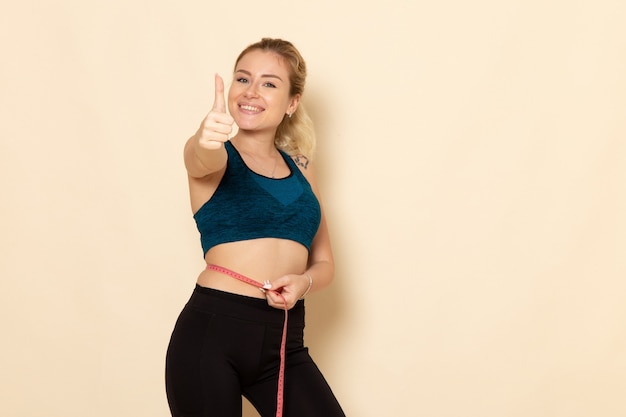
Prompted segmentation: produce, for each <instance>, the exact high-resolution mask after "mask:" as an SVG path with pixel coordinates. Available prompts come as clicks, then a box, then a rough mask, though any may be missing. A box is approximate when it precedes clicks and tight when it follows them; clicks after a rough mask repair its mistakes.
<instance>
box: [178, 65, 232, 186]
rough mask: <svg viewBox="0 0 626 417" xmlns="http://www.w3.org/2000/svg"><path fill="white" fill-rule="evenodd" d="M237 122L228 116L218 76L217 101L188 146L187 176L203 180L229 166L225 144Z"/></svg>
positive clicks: (186, 145) (185, 156)
mask: <svg viewBox="0 0 626 417" xmlns="http://www.w3.org/2000/svg"><path fill="white" fill-rule="evenodd" d="M234 123H235V121H234V119H233V118H232V117H231V116H230V115H229V114H228V113H226V100H225V99H224V81H223V80H222V77H220V76H219V75H217V74H215V102H214V103H213V108H212V109H211V111H210V112H209V114H208V115H207V116H206V117H205V118H204V120H203V121H202V124H201V125H200V127H199V128H198V131H197V132H196V134H195V135H193V136H192V137H190V138H189V139H188V140H187V143H186V144H185V150H184V158H185V167H186V168H187V173H188V174H189V176H190V177H192V178H204V177H206V176H207V175H211V174H213V173H215V172H217V171H219V170H221V169H222V168H223V167H224V166H225V165H226V159H227V155H226V150H225V149H224V142H226V141H227V140H228V138H229V136H230V134H231V132H232V131H233V124H234Z"/></svg>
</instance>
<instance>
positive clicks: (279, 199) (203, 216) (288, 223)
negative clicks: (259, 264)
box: [193, 141, 321, 255]
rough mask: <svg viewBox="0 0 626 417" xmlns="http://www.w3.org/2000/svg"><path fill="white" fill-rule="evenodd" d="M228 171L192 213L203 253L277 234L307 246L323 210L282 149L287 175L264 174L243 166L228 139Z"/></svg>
mask: <svg viewBox="0 0 626 417" xmlns="http://www.w3.org/2000/svg"><path fill="white" fill-rule="evenodd" d="M224 147H225V148H226V152H227V154H228V161H227V163H226V171H225V172H224V176H223V177H222V180H221V181H220V184H219V185H218V187H217V190H216V191H215V193H214V194H213V196H212V197H211V199H210V200H209V201H207V202H206V203H204V205H203V206H202V207H200V209H199V210H198V211H197V212H196V213H195V214H194V216H193V217H194V220H195V221H196V225H197V226H198V231H199V232H200V242H201V244H202V249H203V251H204V254H205V255H206V253H207V252H208V251H209V249H211V248H212V247H214V246H216V245H219V244H222V243H228V242H237V241H242V240H249V239H259V238H268V237H269V238H279V239H288V240H292V241H295V242H298V243H300V244H302V245H303V246H305V247H306V248H307V250H309V251H310V249H311V242H312V241H313V238H314V237H315V234H316V233H317V229H318V228H319V225H320V221H321V208H320V204H319V201H318V200H317V197H315V194H314V193H313V190H312V189H311V185H310V184H309V182H308V181H307V179H306V178H305V177H304V175H302V172H300V169H299V168H298V167H297V166H296V164H295V162H294V161H293V160H292V159H291V158H290V157H289V155H287V154H286V153H285V152H282V151H280V154H281V156H282V158H283V159H284V160H285V162H286V163H287V166H288V167H289V169H290V170H291V173H290V174H289V176H287V177H285V178H268V177H265V176H263V175H260V174H257V173H255V172H254V171H252V170H251V169H250V168H248V167H247V166H246V164H245V163H244V161H243V159H242V158H241V155H240V154H239V152H238V151H237V149H235V147H234V146H233V145H232V143H230V141H228V142H226V143H225V144H224Z"/></svg>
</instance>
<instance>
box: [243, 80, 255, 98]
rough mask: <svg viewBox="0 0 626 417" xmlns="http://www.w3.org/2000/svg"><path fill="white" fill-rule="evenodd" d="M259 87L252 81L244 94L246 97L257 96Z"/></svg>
mask: <svg viewBox="0 0 626 417" xmlns="http://www.w3.org/2000/svg"><path fill="white" fill-rule="evenodd" d="M257 95H258V93H257V87H256V85H255V84H254V83H250V84H249V85H248V88H246V91H245V92H244V96H246V97H257Z"/></svg>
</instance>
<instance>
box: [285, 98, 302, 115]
mask: <svg viewBox="0 0 626 417" xmlns="http://www.w3.org/2000/svg"><path fill="white" fill-rule="evenodd" d="M300 97H301V95H300V94H296V95H295V96H293V97H291V102H289V107H287V114H293V113H295V111H296V110H297V109H298V105H299V104H300Z"/></svg>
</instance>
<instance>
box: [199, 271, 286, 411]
mask: <svg viewBox="0 0 626 417" xmlns="http://www.w3.org/2000/svg"><path fill="white" fill-rule="evenodd" d="M206 269H209V270H211V271H216V272H220V273H222V274H226V275H228V276H231V277H233V278H235V279H238V280H239V281H243V282H245V283H246V284H250V285H252V286H254V287H257V288H261V289H264V290H266V291H272V290H271V289H270V287H271V285H270V283H269V281H265V283H260V282H258V281H255V280H253V279H252V278H248V277H246V276H244V275H241V274H239V273H237V272H235V271H231V270H230V269H227V268H224V267H222V266H219V265H213V264H208V265H207V266H206ZM272 292H273V293H274V294H277V295H278V296H279V297H280V298H281V299H282V300H283V303H284V305H285V321H284V323H283V337H282V340H281V342H280V368H279V370H278V392H277V394H276V417H282V415H283V402H284V391H285V346H286V345H287V316H288V314H289V313H288V309H287V302H286V301H285V297H283V295H282V294H281V293H279V292H277V291H272Z"/></svg>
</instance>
